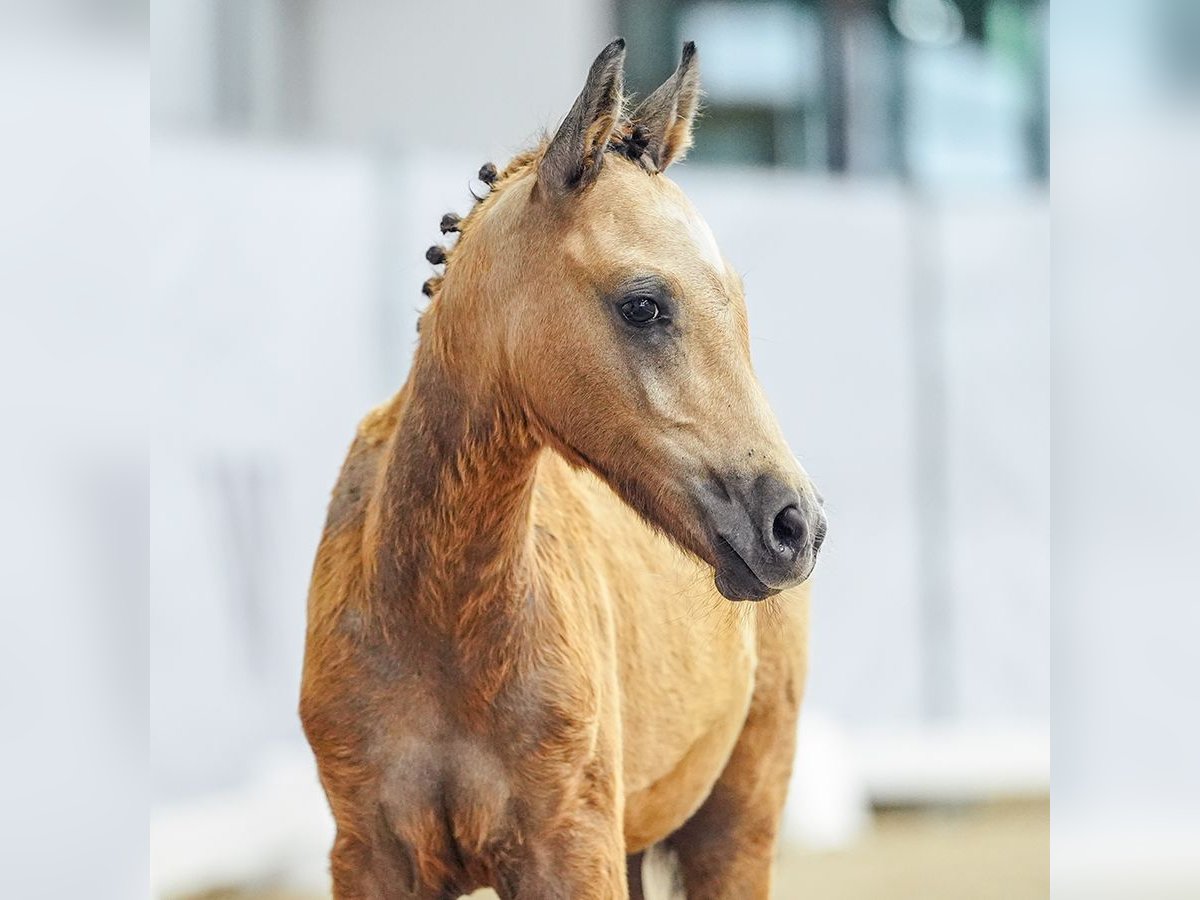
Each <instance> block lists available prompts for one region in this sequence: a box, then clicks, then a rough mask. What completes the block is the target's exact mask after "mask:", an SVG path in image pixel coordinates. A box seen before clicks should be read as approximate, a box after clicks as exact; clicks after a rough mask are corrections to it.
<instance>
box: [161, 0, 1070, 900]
mask: <svg viewBox="0 0 1200 900" xmlns="http://www.w3.org/2000/svg"><path fill="white" fill-rule="evenodd" d="M154 13H155V14H154V17H153V20H152V28H153V32H152V37H153V44H152V53H153V73H154V77H153V82H152V110H153V121H154V124H155V128H156V142H155V153H154V162H153V169H152V173H153V179H154V190H155V193H156V195H157V197H158V202H157V204H156V206H157V208H156V212H155V216H156V218H155V222H154V228H153V233H154V243H155V245H156V260H155V263H154V269H153V289H154V291H155V293H156V294H157V295H158V296H159V298H160V305H161V309H162V312H163V314H164V315H165V316H166V317H167V321H166V323H165V324H166V329H167V334H166V342H167V346H169V347H170V348H172V349H171V352H172V353H173V354H177V358H176V360H175V363H176V364H175V365H174V366H173V367H172V368H171V369H170V371H169V374H168V376H167V377H168V378H169V379H170V382H169V383H168V384H164V385H162V386H163V387H165V388H166V389H167V390H168V392H169V393H170V395H172V396H174V397H177V398H186V401H185V402H182V403H175V404H173V405H172V407H171V409H170V410H168V412H167V416H168V418H169V420H170V421H169V427H168V428H167V434H169V447H166V448H164V451H165V452H164V453H163V454H162V455H161V456H160V457H156V459H155V463H156V465H155V467H154V471H153V475H152V477H153V490H154V494H155V497H156V498H161V499H162V502H163V503H164V505H166V506H167V507H169V508H170V509H172V510H174V511H175V515H176V518H175V521H174V523H173V527H172V528H171V529H169V530H162V531H158V530H156V531H155V532H154V533H153V534H152V536H151V542H152V548H153V551H152V559H151V565H152V577H153V579H154V584H155V593H156V595H155V607H154V610H153V619H152V644H151V653H152V665H153V671H154V679H153V683H152V691H151V703H152V708H151V712H152V716H153V723H154V727H153V732H152V745H151V749H152V756H153V796H154V802H155V819H154V831H153V838H154V841H155V843H154V845H153V850H154V864H155V875H156V885H157V886H158V887H159V889H160V890H162V891H163V892H164V893H173V894H180V893H186V892H196V891H200V890H204V889H211V888H215V887H222V886H237V885H245V884H255V883H258V884H263V883H269V882H270V881H271V879H272V878H279V879H281V880H283V881H285V882H288V883H290V885H291V886H292V887H293V888H297V889H307V890H310V891H315V890H317V889H319V888H320V887H321V886H322V885H323V871H322V869H323V865H324V855H323V853H324V849H325V846H326V844H327V843H328V840H329V833H328V830H327V827H321V826H327V822H326V820H325V819H324V815H323V805H322V803H321V799H320V796H319V793H318V792H317V791H316V789H315V786H314V781H313V778H312V771H311V770H312V764H311V761H310V757H309V755H308V753H307V750H306V748H305V746H304V744H303V743H302V741H301V738H300V734H299V730H298V727H297V721H296V715H295V705H296V693H297V673H298V670H299V665H300V658H301V650H302V633H303V618H304V602H303V598H304V595H305V587H306V581H307V577H308V573H309V565H310V560H311V557H312V554H313V549H314V546H315V542H316V540H317V538H318V536H319V529H320V526H321V522H322V517H323V509H324V505H325V502H326V498H327V495H328V491H329V489H330V487H331V485H332V480H333V478H334V476H335V474H336V471H337V469H338V467H339V465H340V461H341V459H342V457H343V455H344V453H345V450H346V448H347V445H348V441H349V439H350V437H351V435H352V434H353V430H354V427H355V424H356V422H357V421H358V419H359V418H360V417H361V416H362V415H363V413H364V411H365V410H366V409H368V408H369V407H370V406H372V405H373V404H375V403H377V402H379V401H380V400H381V399H383V398H385V397H387V396H389V395H390V394H391V393H392V392H393V391H394V390H396V389H397V388H398V386H399V385H400V384H401V383H402V381H403V379H404V377H405V373H406V369H407V365H408V361H409V356H410V354H411V351H412V348H413V345H414V341H415V338H416V332H415V321H416V314H417V312H418V310H419V308H420V306H421V305H422V300H423V298H422V297H421V295H420V286H421V283H422V282H423V280H424V279H425V278H426V277H427V275H428V273H429V266H428V265H427V263H425V261H424V259H423V252H424V250H425V248H426V247H427V246H428V245H429V244H430V243H432V242H434V241H435V239H436V238H437V237H438V233H437V231H436V225H437V222H438V220H439V219H440V217H441V215H442V213H443V212H445V211H447V210H457V211H459V212H464V211H465V210H466V209H467V208H468V207H469V199H470V198H469V195H468V193H467V186H468V183H469V182H470V180H471V178H472V176H473V175H474V173H475V172H476V171H477V170H478V168H479V166H480V164H481V163H483V162H485V161H488V160H494V161H496V162H497V163H500V164H503V163H504V162H505V161H506V160H507V159H508V158H509V157H510V156H512V155H513V154H514V153H515V152H517V151H518V150H520V149H522V148H523V147H525V146H527V145H528V144H529V143H531V142H532V141H533V140H535V139H536V137H537V135H538V134H539V132H540V131H541V130H542V129H546V128H551V129H552V128H553V127H555V126H556V125H557V122H558V120H559V119H560V117H561V116H562V115H563V114H564V113H565V112H566V110H567V109H568V107H569V106H570V104H571V102H572V100H573V99H574V95H575V94H576V93H577V92H578V90H579V88H580V87H581V85H582V79H583V75H584V73H585V72H586V70H587V67H588V65H589V64H590V62H591V60H592V58H593V57H594V55H595V54H596V52H597V51H598V50H599V48H600V47H602V46H603V45H604V44H605V43H606V42H607V41H608V40H609V39H610V38H611V36H612V35H613V34H621V35H624V36H625V37H626V39H627V41H628V47H629V50H628V65H627V87H628V89H630V90H632V91H635V92H637V93H639V94H641V95H643V96H644V95H645V94H646V93H648V92H649V91H650V90H652V89H653V88H654V87H656V86H657V85H658V84H659V83H660V82H661V81H662V80H663V79H664V78H665V77H666V76H667V75H668V74H669V73H670V72H671V71H672V69H673V68H674V66H675V63H676V62H677V59H678V53H679V47H680V44H681V43H682V41H684V40H687V39H691V40H695V41H696V42H697V45H698V47H699V50H700V58H701V71H702V80H703V86H704V88H705V91H706V95H707V96H706V101H705V106H704V110H705V111H704V116H703V118H702V119H701V122H700V125H699V128H698V131H697V133H696V146H695V150H694V151H693V153H692V154H691V156H690V157H689V159H688V160H687V162H686V164H684V165H682V166H679V167H678V168H676V169H673V170H672V172H671V176H672V177H673V178H675V179H676V180H677V181H678V182H679V183H680V184H681V185H682V186H683V187H684V188H685V189H686V190H687V191H688V192H689V194H690V196H691V197H692V199H693V201H694V202H695V204H696V205H697V207H698V208H699V209H700V210H701V212H702V213H703V214H704V215H705V216H706V218H707V219H708V221H709V222H710V224H711V226H712V228H713V230H714V232H715V234H716V235H717V238H718V241H719V243H720V244H721V246H722V248H723V250H724V251H725V253H726V255H727V256H728V257H729V258H730V259H731V261H732V262H733V264H734V265H735V266H736V267H737V268H738V269H739V270H740V271H741V272H742V273H743V274H744V277H745V281H746V288H747V297H748V303H749V307H750V312H751V323H752V331H753V349H754V354H755V361H756V366H757V368H758V371H759V374H760V377H761V378H762V381H763V383H764V385H765V388H766V391H767V393H768V395H769V397H770V399H771V401H772V403H773V405H774V408H775V410H776V411H777V413H778V415H779V418H780V420H781V422H782V425H783V428H784V431H785V433H786V434H787V437H788V439H789V442H790V443H791V445H792V447H793V448H794V449H795V450H796V452H797V453H798V454H800V456H801V457H802V459H803V460H804V463H805V465H806V467H807V469H808V470H809V472H811V473H812V474H813V475H814V477H815V478H816V479H817V482H818V483H819V484H820V485H821V488H822V491H823V492H824V493H825V495H826V496H827V497H828V498H829V510H830V516H831V534H832V537H831V539H830V541H829V544H828V550H827V552H826V553H825V554H823V557H822V562H821V566H820V569H819V572H818V575H817V578H816V588H815V596H816V601H815V604H814V613H813V638H812V655H811V666H812V676H811V682H810V689H809V695H808V700H807V704H806V709H805V716H804V722H803V725H802V728H801V750H800V762H799V767H798V770H797V775H796V785H795V789H794V792H793V800H792V808H791V809H790V810H789V828H788V837H787V843H786V847H785V849H784V865H783V868H782V869H781V884H780V888H779V892H780V893H779V895H780V896H781V897H793V896H799V895H800V891H801V889H802V888H804V889H805V890H806V891H807V893H808V894H809V895H810V896H846V897H871V896H884V895H886V896H901V895H903V896H918V895H919V896H926V897H931V896H955V897H962V896H966V895H970V896H975V897H983V896H996V897H1006V898H1014V897H1024V896H1030V897H1032V896H1040V895H1044V894H1045V892H1046V891H1047V889H1048V888H1047V885H1048V880H1049V868H1048V865H1049V850H1048V844H1047V841H1048V828H1049V824H1048V819H1049V807H1048V800H1047V793H1048V790H1049V777H1050V752H1049V656H1048V634H1047V631H1046V628H1045V627H1044V623H1045V621H1046V615H1047V601H1048V597H1049V576H1050V572H1049V550H1048V528H1049V468H1048V467H1049V416H1050V399H1049V396H1048V395H1047V393H1046V391H1045V389H1044V385H1045V384H1046V382H1047V381H1048V379H1049V374H1050V357H1049V290H1050V268H1049V238H1050V233H1049V202H1048V192H1047V186H1046V180H1047V177H1048V159H1049V153H1048V147H1047V138H1048V135H1047V124H1046V66H1045V34H1046V9H1045V5H1044V4H1043V3H1039V2H1026V0H891V2H887V0H839V2H816V0H813V2H805V0H772V2H724V0H719V2H717V0H705V2H661V0H565V2H564V0H520V2H512V3H507V4H503V5H501V6H498V5H495V4H488V3H481V2H458V3H453V4H413V3H398V2H394V0H351V2H346V0H338V2H325V0H177V2H170V3H167V2H164V3H160V4H158V5H157V6H156V7H155V11H154ZM797 357H800V358H802V359H803V361H804V367H803V370H804V372H805V373H806V375H805V376H804V377H797V376H796V374H795V373H796V369H795V362H796V359H797ZM159 585H163V586H164V587H162V588H161V589H160V588H159V587H158V586H159ZM167 585H169V588H168V587H166V586H167ZM281 804H286V806H284V807H283V808H286V809H288V810H289V813H288V814H286V815H280V814H279V810H280V808H281ZM947 854H949V855H950V856H952V857H953V861H947V860H946V856H947ZM939 857H940V858H939ZM897 879H899V881H897ZM888 890H891V891H892V893H890V894H888V893H887V891H888ZM897 892H900V893H897Z"/></svg>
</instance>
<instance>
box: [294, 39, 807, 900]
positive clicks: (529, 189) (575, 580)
mask: <svg viewBox="0 0 1200 900" xmlns="http://www.w3.org/2000/svg"><path fill="white" fill-rule="evenodd" d="M624 52H625V45H624V41H622V40H620V39H617V40H615V41H613V42H612V43H611V44H609V45H608V46H607V47H606V48H605V49H604V50H603V51H602V52H601V53H600V55H599V56H598V57H597V58H596V60H595V62H594V63H593V64H592V66H591V69H590V71H589V73H588V76H587V79H586V82H585V84H584V87H583V90H582V91H581V92H580V94H579V96H578V99H577V100H576V101H575V103H574V105H573V106H572V107H571V109H570V111H569V112H568V114H567V116H566V118H565V119H564V120H563V121H562V123H561V126H560V127H559V128H558V129H557V131H556V132H555V133H554V135H553V137H551V138H549V139H548V140H547V139H543V140H542V141H541V142H540V143H539V144H538V146H536V147H535V148H534V149H532V150H529V151H527V152H524V153H522V154H520V155H518V156H517V157H516V158H514V159H513V160H512V161H511V162H510V163H509V164H508V165H507V166H505V167H504V168H503V170H498V169H497V168H496V167H495V166H493V165H491V164H488V165H486V166H484V168H483V169H482V170H481V171H480V180H481V181H482V182H483V183H485V184H486V185H487V189H486V191H484V190H481V191H480V192H479V193H482V194H483V196H477V197H476V199H477V202H476V204H475V205H474V207H473V208H472V209H471V211H470V212H469V213H468V214H467V215H466V216H465V217H463V218H461V219H460V218H459V217H458V216H456V215H453V214H447V216H446V217H445V218H444V219H443V220H442V223H441V228H442V232H443V233H444V234H457V237H456V238H447V239H446V241H447V243H449V242H450V241H453V245H452V246H445V245H435V246H434V247H433V248H431V249H430V251H429V253H428V257H429V260H430V261H431V262H432V263H434V264H435V266H442V267H443V268H442V269H441V270H440V274H439V275H436V276H435V277H433V278H432V279H430V281H429V282H427V283H426V285H425V288H424V290H425V293H426V294H427V295H428V296H429V297H430V301H429V304H428V306H427V309H426V310H425V311H424V313H423V314H422V317H421V320H420V322H419V323H418V341H417V346H416V349H415V351H414V356H413V360H412V365H411V368H410V372H409V375H408V377H407V380H406V381H405V383H404V385H403V387H402V388H401V389H400V390H399V392H398V393H397V394H396V395H395V396H394V397H393V398H392V399H391V400H390V401H388V402H386V403H384V404H383V405H382V406H380V407H378V408H376V409H375V410H373V411H372V412H370V413H368V414H367V416H366V417H365V418H364V419H363V421H362V422H361V424H360V425H359V427H358V431H357V435H356V436H355V438H354V441H353V444H352V446H351V448H350V451H349V454H348V456H347V458H346V461H345V464H344V466H343V468H342V471H341V474H340V476H339V478H338V481H337V484H336V487H335V488H334V490H333V493H332V497H331V500H330V504H329V510H328V516H327V520H326V523H325V527H324V532H323V535H322V538H321V542H320V546H319V549H318V552H317V557H316V561H315V564H314V570H313V576H312V583H311V590H310V595H309V602H308V626H307V640H306V648H305V660H304V671H303V677H302V687H301V702H300V716H301V720H302V724H303V727H304V731H305V734H306V736H307V739H308V741H309V743H310V745H311V747H312V750H313V752H314V755H315V758H316V762H317V768H318V772H319V775H320V779H321V782H322V785H323V787H324V790H325V793H326V796H327V799H328V802H329V804H330V808H331V810H332V813H333V817H334V820H335V822H336V836H335V838H334V842H333V847H332V850H331V853H330V871H331V876H332V882H333V889H334V894H335V896H336V897H337V898H339V900H350V898H363V900H380V898H421V900H442V898H452V897H457V896H460V895H462V894H467V893H470V892H472V891H474V890H476V889H478V888H481V887H491V888H492V889H494V890H495V891H496V893H497V894H498V895H499V896H500V897H501V898H502V900H529V898H538V900H552V898H572V900H580V898H585V900H586V898H603V900H612V898H620V900H624V898H640V897H642V896H643V884H642V874H641V873H642V863H643V859H644V855H645V853H646V852H647V851H648V850H653V851H654V853H655V854H656V855H657V854H659V853H661V854H663V855H664V856H666V857H667V858H669V859H671V860H672V865H673V867H674V872H675V877H676V880H677V883H679V884H681V886H682V888H683V890H684V891H685V892H686V895H687V896H688V897H690V898H739V900H746V898H765V897H767V896H768V893H769V890H770V883H771V869H772V863H773V857H774V853H775V845H776V841H777V835H778V832H779V827H780V819H781V815H782V808H783V804H784V798H785V794H786V790H787V784H788V781H789V777H790V770H791V765H792V757H793V753H794V747H795V736H796V727H797V717H798V713H799V706H800V702H801V696H802V693H803V689H804V681H805V673H806V662H805V656H806V641H807V617H808V603H809V595H808V591H809V585H808V582H807V579H808V577H809V575H810V573H811V572H812V570H813V567H814V566H815V564H816V557H817V552H818V550H819V549H820V546H821V542H822V540H823V539H824V536H825V530H826V525H825V518H824V514H823V511H822V500H821V498H820V495H819V494H818V493H817V491H816V489H815V488H814V486H813V484H812V482H811V480H810V479H809V477H808V475H807V474H806V473H805V472H804V471H803V470H802V468H801V467H800V465H799V463H798V462H797V460H796V458H795V456H794V455H793V454H792V452H791V451H790V450H789V449H788V446H787V444H786V442H785V440H784V438H783V435H782V433H781V430H780V428H779V425H778V423H777V422H776V419H775V417H774V415H773V414H772V412H771V410H770V408H769V406H768V404H767V402H766V399H765V397H764V395H763V392H762V389H761V387H760V386H759V384H758V382H757V380H756V378H755V375H754V372H753V369H752V367H751V360H750V349H749V336H748V327H747V318H746V306H745V301H744V295H743V288H742V284H741V282H740V280H739V278H738V276H737V274H736V273H735V272H734V271H733V269H732V268H731V267H730V266H729V265H728V264H727V263H726V261H725V259H724V258H723V257H722V255H721V253H720V251H719V249H718V247H717V244H716V241H715V240H714V238H713V234H712V232H711V231H710V229H709V227H708V226H707V225H706V224H705V222H704V220H703V219H702V218H701V217H700V215H699V214H698V213H697V212H696V210H695V209H694V208H693V206H692V205H691V203H690V202H689V201H688V199H687V197H686V196H685V195H684V193H683V192H682V190H681V189H680V188H679V187H677V186H676V185H675V184H674V183H673V182H672V181H671V180H670V179H668V178H667V176H666V175H665V174H663V173H664V172H665V170H666V169H667V168H668V166H670V165H671V164H672V163H673V162H675V161H677V160H679V159H680V158H681V157H682V156H683V155H684V153H685V152H686V150H687V149H688V147H689V146H690V145H691V142H692V129H693V120H694V118H695V116H696V112H697V106H698V100H699V95H700V94H699V91H700V89H699V76H698V65H697V55H696V51H695V46H694V44H692V43H688V44H686V45H685V46H684V49H683V53H682V57H681V60H680V62H679V65H678V68H677V69H676V70H675V71H674V73H673V74H672V75H671V76H670V77H669V78H668V79H667V81H666V82H665V83H664V84H663V85H662V86H660V87H659V88H658V89H657V90H655V91H654V92H653V93H652V94H650V95H649V96H648V97H647V98H646V99H645V100H644V102H642V103H641V104H640V105H638V106H637V107H636V109H633V110H632V111H630V110H629V109H627V108H626V105H625V103H626V101H625V97H624V93H623V80H624V76H623V66H624ZM435 271H437V270H435ZM731 601H736V602H731ZM746 601H758V602H746Z"/></svg>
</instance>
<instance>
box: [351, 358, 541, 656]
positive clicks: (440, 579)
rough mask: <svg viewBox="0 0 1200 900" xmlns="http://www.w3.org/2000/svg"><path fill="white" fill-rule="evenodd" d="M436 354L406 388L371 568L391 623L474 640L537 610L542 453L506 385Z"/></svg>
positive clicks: (373, 528) (377, 510) (417, 367)
mask: <svg viewBox="0 0 1200 900" xmlns="http://www.w3.org/2000/svg"><path fill="white" fill-rule="evenodd" d="M431 343H432V341H429V342H427V341H425V340H423V341H422V346H421V347H419V348H418V351H417V354H416V357H415V359H414V362H413V369H412V372H411V373H410V375H409V379H408V383H407V385H406V390H405V394H406V402H405V405H404V409H403V411H402V412H401V414H400V416H399V417H398V422H397V429H396V432H395V434H394V436H393V439H392V443H391V448H390V451H389V456H388V459H387V462H386V466H385V470H384V472H383V474H382V480H381V483H380V488H379V491H378V493H377V495H376V500H377V502H376V503H375V507H374V509H373V515H371V516H370V517H369V519H368V534H367V546H368V547H369V548H371V551H372V552H373V554H374V559H373V560H368V564H369V565H370V564H372V563H373V568H374V577H373V579H372V581H373V588H374V590H373V593H374V594H375V595H376V596H377V598H378V600H379V601H381V604H380V605H381V607H382V610H383V611H384V614H385V615H393V616H397V617H399V619H398V621H402V622H403V625H404V628H405V629H406V630H409V631H412V630H414V629H417V630H419V626H420V625H425V626H428V627H429V628H430V629H432V630H434V631H435V632H438V633H440V634H442V635H445V636H447V637H449V638H452V639H455V640H462V638H463V636H464V635H467V634H472V633H478V632H480V631H481V628H480V626H481V625H483V624H485V623H486V621H487V620H489V619H490V620H504V619H505V617H506V616H510V614H511V615H516V614H519V612H520V610H521V609H523V608H524V606H525V600H526V598H527V597H528V595H529V591H530V585H531V582H532V574H533V573H532V570H531V567H532V553H531V552H530V549H529V529H530V525H529V519H530V503H531V499H532V493H533V480H534V474H535V470H536V463H537V455H538V451H539V445H538V443H537V442H536V441H535V440H534V438H533V436H532V434H531V433H530V430H529V428H528V426H527V424H526V421H525V418H524V416H523V414H522V413H521V411H520V409H519V407H518V406H517V405H516V404H514V403H513V402H511V398H508V397H505V396H504V395H503V391H502V390H501V389H500V388H499V387H498V386H497V384H496V383H495V381H491V382H489V381H488V380H487V379H483V378H480V377H478V375H477V373H474V372H470V371H467V370H459V369H457V368H456V367H455V366H453V365H451V364H448V362H447V360H446V356H445V355H444V354H442V353H438V352H437V351H436V350H434V349H431V348H430V346H429V344H431ZM372 520H373V521H372ZM497 624H499V625H501V626H503V625H505V624H508V625H511V624H513V623H511V622H508V623H505V622H503V621H500V622H498V623H497ZM488 630H492V631H494V630H495V629H488Z"/></svg>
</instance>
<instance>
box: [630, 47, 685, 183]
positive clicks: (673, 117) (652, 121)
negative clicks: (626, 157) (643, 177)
mask: <svg viewBox="0 0 1200 900" xmlns="http://www.w3.org/2000/svg"><path fill="white" fill-rule="evenodd" d="M699 106H700V66H699V64H698V62H697V60H696V44H695V43H694V42H693V41H688V42H687V43H686V44H684V45H683V54H682V56H681V57H680V59H679V68H677V69H676V70H675V74H673V75H672V76H671V77H670V78H668V79H667V80H666V81H664V82H663V83H662V84H661V85H660V86H659V88H658V90H656V91H655V92H654V93H653V94H651V95H650V96H649V97H647V98H646V99H645V100H644V101H642V103H641V105H640V106H638V108H637V109H636V110H634V113H633V117H632V118H633V124H634V127H635V128H640V129H641V132H642V134H643V135H644V136H645V138H646V141H647V143H646V154H647V155H648V156H649V157H650V160H651V162H653V163H654V165H655V166H656V167H657V168H658V171H660V172H661V171H662V170H663V169H665V168H666V167H667V166H669V165H670V164H671V163H673V162H675V160H677V159H683V156H684V154H685V153H687V150H688V148H689V147H690V146H692V122H693V120H695V118H696V110H697V109H698V108H699Z"/></svg>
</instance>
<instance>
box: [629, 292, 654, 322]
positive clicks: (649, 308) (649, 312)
mask: <svg viewBox="0 0 1200 900" xmlns="http://www.w3.org/2000/svg"><path fill="white" fill-rule="evenodd" d="M621 315H622V316H624V317H625V321H626V322H632V323H633V324H634V325H647V324H649V323H650V322H653V321H654V320H655V319H657V318H658V304H657V303H655V302H654V301H653V300H651V299H650V298H649V297H631V298H629V299H628V300H626V301H625V302H624V303H622V304H621Z"/></svg>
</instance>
